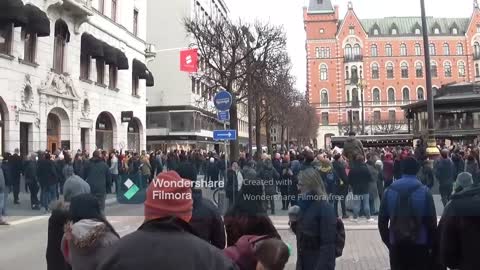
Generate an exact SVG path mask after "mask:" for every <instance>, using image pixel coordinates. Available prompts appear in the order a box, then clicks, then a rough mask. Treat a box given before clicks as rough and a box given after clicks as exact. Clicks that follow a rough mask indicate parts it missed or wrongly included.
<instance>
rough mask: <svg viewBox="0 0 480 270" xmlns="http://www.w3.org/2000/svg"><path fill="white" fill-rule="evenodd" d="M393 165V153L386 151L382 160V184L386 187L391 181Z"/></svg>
mask: <svg viewBox="0 0 480 270" xmlns="http://www.w3.org/2000/svg"><path fill="white" fill-rule="evenodd" d="M393 167H394V163H393V155H392V153H390V152H388V153H386V154H385V160H384V161H383V181H384V182H383V183H384V185H383V186H384V187H385V188H388V187H389V186H390V185H391V184H392V183H393Z"/></svg>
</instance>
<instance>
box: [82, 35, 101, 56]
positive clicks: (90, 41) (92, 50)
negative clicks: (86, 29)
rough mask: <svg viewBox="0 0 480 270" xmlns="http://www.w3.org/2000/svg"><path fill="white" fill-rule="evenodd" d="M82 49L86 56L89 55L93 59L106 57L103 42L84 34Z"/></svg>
mask: <svg viewBox="0 0 480 270" xmlns="http://www.w3.org/2000/svg"><path fill="white" fill-rule="evenodd" d="M81 47H82V54H84V55H89V56H91V57H92V58H102V57H104V51H103V42H102V41H100V40H98V39H96V38H95V37H94V36H92V35H90V34H87V33H83V35H82V45H81Z"/></svg>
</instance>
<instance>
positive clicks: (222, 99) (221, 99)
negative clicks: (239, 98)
mask: <svg viewBox="0 0 480 270" xmlns="http://www.w3.org/2000/svg"><path fill="white" fill-rule="evenodd" d="M213 103H214V104H215V108H217V110H219V111H228V110H230V107H232V95H231V94H230V93H229V92H227V91H220V92H218V93H217V94H216V95H215V98H214V99H213Z"/></svg>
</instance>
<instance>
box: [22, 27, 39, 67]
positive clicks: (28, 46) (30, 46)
mask: <svg viewBox="0 0 480 270" xmlns="http://www.w3.org/2000/svg"><path fill="white" fill-rule="evenodd" d="M23 53H24V55H23V58H24V59H23V60H25V61H27V62H29V63H35V58H36V54H37V34H34V33H28V32H26V33H25V45H24V52H23Z"/></svg>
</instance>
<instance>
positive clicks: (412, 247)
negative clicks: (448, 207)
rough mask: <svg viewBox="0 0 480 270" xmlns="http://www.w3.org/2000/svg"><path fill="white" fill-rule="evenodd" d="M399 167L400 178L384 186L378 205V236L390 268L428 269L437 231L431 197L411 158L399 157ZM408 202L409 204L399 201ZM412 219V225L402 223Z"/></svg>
mask: <svg viewBox="0 0 480 270" xmlns="http://www.w3.org/2000/svg"><path fill="white" fill-rule="evenodd" d="M401 167H402V177H401V178H400V179H398V180H396V181H395V182H393V183H392V184H391V185H390V187H388V188H387V190H386V191H385V194H384V196H383V199H382V202H381V204H380V213H379V216H378V228H379V231H380V236H381V238H382V241H383V242H384V244H385V245H386V246H387V248H388V249H389V252H390V266H391V269H429V266H430V263H432V260H433V256H432V253H431V252H430V251H431V250H433V249H434V243H435V241H436V233H437V214H436V211H435V204H434V201H433V196H432V194H431V193H430V191H429V189H428V187H426V186H424V185H423V184H422V183H421V182H420V181H419V180H418V178H417V176H416V175H417V173H418V170H419V164H418V161H417V160H416V159H415V158H414V157H412V156H409V157H407V158H405V159H404V160H402V164H401ZM403 198H405V199H403ZM408 201H410V202H411V204H410V206H406V205H405V204H401V203H404V202H407V203H408ZM412 220H417V221H418V222H415V226H413V227H412V226H405V222H407V221H412ZM406 235H409V236H414V237H406ZM413 238H414V239H413Z"/></svg>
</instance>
